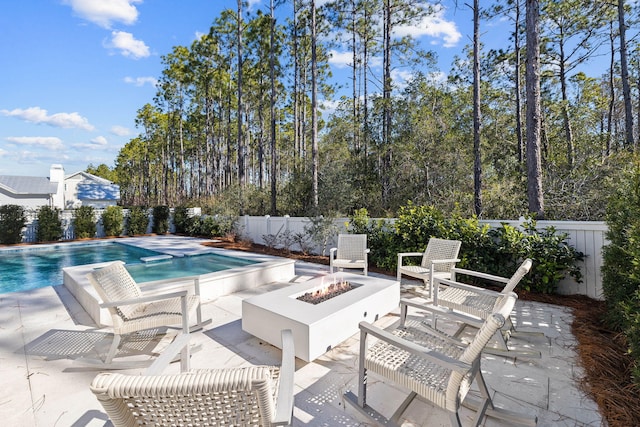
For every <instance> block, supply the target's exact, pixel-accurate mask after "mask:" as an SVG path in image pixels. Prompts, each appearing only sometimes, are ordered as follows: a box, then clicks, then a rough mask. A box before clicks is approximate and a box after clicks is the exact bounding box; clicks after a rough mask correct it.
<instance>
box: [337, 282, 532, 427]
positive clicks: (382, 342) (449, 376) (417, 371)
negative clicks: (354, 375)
mask: <svg viewBox="0 0 640 427" xmlns="http://www.w3.org/2000/svg"><path fill="white" fill-rule="evenodd" d="M515 301H516V298H515V296H514V295H512V294H508V295H503V296H502V297H501V299H500V304H499V305H498V307H496V311H495V312H494V313H492V314H491V315H490V316H489V317H488V318H487V320H486V321H485V322H484V323H483V324H482V326H481V327H480V329H479V330H478V332H477V333H476V334H475V336H474V337H473V339H472V341H471V342H470V343H469V344H468V345H467V344H462V343H461V342H460V341H459V340H456V339H454V338H451V337H448V336H446V335H444V334H441V333H438V331H435V330H433V329H431V328H429V327H425V325H424V323H423V322H422V320H421V319H417V320H413V319H407V320H406V321H405V323H404V326H400V325H398V327H397V328H392V329H389V330H383V329H380V328H377V327H376V326H374V325H372V324H369V323H366V322H361V323H360V361H359V378H358V387H359V389H358V396H355V395H354V394H353V393H352V392H347V393H346V398H347V401H348V402H349V403H351V404H353V405H354V406H355V407H356V408H357V409H358V410H359V411H361V412H362V413H363V414H365V415H367V416H369V417H371V418H373V419H374V420H376V421H377V422H378V423H379V424H380V425H391V426H394V425H397V424H398V423H399V421H400V417H401V415H402V414H403V413H404V411H405V410H406V409H407V407H408V406H409V404H410V403H411V402H412V401H413V399H414V398H415V397H416V396H420V397H421V398H423V399H425V400H427V401H429V402H431V403H432V404H433V405H434V406H436V407H439V408H442V409H444V410H446V411H447V412H448V413H449V419H450V422H451V425H452V426H461V425H462V423H461V419H460V415H459V412H458V411H459V410H460V408H461V406H462V405H464V406H468V407H471V408H473V409H475V410H476V416H475V420H474V423H473V425H474V426H477V425H480V423H481V421H482V420H483V418H484V416H485V415H487V416H492V417H497V418H502V419H505V420H507V422H509V424H522V425H535V424H536V422H537V419H536V417H531V416H525V415H522V414H515V413H513V412H510V411H505V410H503V409H498V408H495V407H494V406H493V402H492V400H491V393H489V390H488V388H487V385H486V383H485V381H484V378H483V376H482V370H481V366H480V362H481V354H482V350H483V348H484V347H485V345H486V344H487V342H489V340H490V339H491V337H492V336H493V335H494V333H495V331H496V330H498V329H500V327H501V326H502V325H503V323H504V318H505V316H508V315H509V313H510V312H511V310H512V309H513V306H514V304H515ZM370 336H372V337H374V338H377V339H376V340H374V342H373V343H372V344H371V345H370V343H369V342H368V339H369V337H370ZM370 372H374V373H376V374H377V375H379V376H381V377H382V378H383V381H385V382H386V381H390V382H393V383H395V384H398V385H400V386H402V387H404V388H407V389H409V390H410V394H409V396H408V397H407V399H406V400H405V401H404V402H403V403H402V404H401V405H400V407H399V408H398V409H397V410H396V411H395V413H394V414H393V415H392V416H391V417H390V418H389V419H387V418H385V417H384V416H383V415H382V414H380V413H379V412H377V411H376V410H375V409H374V408H372V407H370V406H369V405H368V404H367V400H366V399H367V383H368V382H370V381H371V380H370V379H369V375H370V374H369V373H370ZM474 381H475V382H476V386H477V388H478V389H479V392H480V395H481V398H482V400H481V401H480V402H477V401H474V400H473V399H472V398H471V396H467V393H468V392H469V390H470V388H471V385H472V383H473V382H474Z"/></svg>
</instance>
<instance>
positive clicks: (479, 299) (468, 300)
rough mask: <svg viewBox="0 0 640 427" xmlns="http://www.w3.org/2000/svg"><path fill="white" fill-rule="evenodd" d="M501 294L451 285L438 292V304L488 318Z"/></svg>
mask: <svg viewBox="0 0 640 427" xmlns="http://www.w3.org/2000/svg"><path fill="white" fill-rule="evenodd" d="M499 295H500V294H497V295H495V296H493V295H486V294H479V293H477V292H472V291H469V290H467V289H460V288H455V287H453V286H449V287H447V288H444V289H443V290H440V291H439V292H438V304H440V305H441V306H444V307H448V308H450V309H452V310H458V311H461V312H464V313H467V314H470V315H472V316H476V317H479V318H481V319H486V318H487V317H489V315H490V314H491V312H492V311H493V308H494V306H495V304H496V301H497V299H498V297H499Z"/></svg>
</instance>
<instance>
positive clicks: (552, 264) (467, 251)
mask: <svg viewBox="0 0 640 427" xmlns="http://www.w3.org/2000/svg"><path fill="white" fill-rule="evenodd" d="M349 226H350V231H352V232H354V233H365V234H367V235H368V236H367V240H368V245H369V248H370V249H371V253H370V254H369V260H370V262H371V263H372V264H374V265H376V266H378V267H380V268H383V269H386V270H389V271H395V270H396V268H397V260H398V258H397V254H398V253H400V252H423V251H424V250H425V249H426V247H427V244H428V242H429V239H430V238H431V237H439V238H443V239H454V240H460V241H461V242H462V247H461V249H460V254H459V258H460V260H461V261H460V263H458V266H460V267H464V268H469V269H472V270H476V271H482V272H486V273H491V274H496V275H499V276H503V277H510V276H511V275H512V274H513V273H514V271H515V270H516V268H517V267H518V266H519V265H520V263H522V261H523V260H524V259H525V258H531V259H532V260H533V267H532V268H531V272H530V273H529V274H528V275H527V276H525V278H524V279H523V281H522V282H521V285H520V286H521V287H522V288H523V289H527V290H531V291H534V292H538V293H551V292H554V291H555V289H556V287H557V285H558V283H559V282H560V280H562V279H563V278H564V277H565V275H566V274H567V273H568V274H570V275H571V276H573V277H574V278H575V279H576V280H578V281H580V279H581V272H580V269H579V268H578V267H577V265H576V263H577V262H578V261H581V260H582V259H583V254H582V253H580V252H578V251H576V250H575V249H574V248H573V247H571V246H569V245H568V243H567V241H566V239H567V235H566V234H564V233H557V232H556V230H555V229H553V228H552V227H551V228H548V229H544V230H537V229H536V223H535V221H533V220H529V221H527V222H525V223H524V224H523V230H520V229H518V228H515V227H513V226H510V225H507V224H503V225H502V226H501V227H500V228H498V229H496V230H491V229H490V227H489V226H488V225H486V224H485V225H480V222H479V221H478V219H477V218H475V217H472V218H463V217H462V216H460V215H458V214H454V215H452V216H451V217H449V218H445V216H444V214H443V213H442V212H440V211H438V210H437V209H435V208H434V207H432V206H415V205H413V204H411V203H409V204H408V205H407V206H405V207H402V208H401V209H400V210H399V214H398V218H397V220H396V221H395V223H394V224H393V225H391V224H390V223H388V222H386V221H382V220H381V221H377V222H373V221H371V220H370V219H369V217H368V215H367V211H366V210H364V209H361V210H357V211H355V215H354V216H353V217H352V218H351V219H350V222H349ZM413 262H419V259H416V260H413Z"/></svg>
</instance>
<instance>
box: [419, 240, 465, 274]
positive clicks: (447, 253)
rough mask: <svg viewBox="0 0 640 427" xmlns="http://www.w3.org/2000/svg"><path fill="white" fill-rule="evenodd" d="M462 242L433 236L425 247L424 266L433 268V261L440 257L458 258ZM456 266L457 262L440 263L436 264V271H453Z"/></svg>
mask: <svg viewBox="0 0 640 427" xmlns="http://www.w3.org/2000/svg"><path fill="white" fill-rule="evenodd" d="M461 245H462V242H461V241H460V240H447V239H439V238H437V237H432V238H430V239H429V243H427V249H425V251H424V254H423V255H422V264H421V265H422V266H423V267H426V268H431V261H434V260H438V259H456V258H458V252H460V246H461ZM453 267H455V262H447V263H442V264H440V263H438V264H435V265H434V267H433V269H434V271H451V269H452V268H453Z"/></svg>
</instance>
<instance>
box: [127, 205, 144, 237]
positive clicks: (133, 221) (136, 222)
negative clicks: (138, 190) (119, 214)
mask: <svg viewBox="0 0 640 427" xmlns="http://www.w3.org/2000/svg"><path fill="white" fill-rule="evenodd" d="M126 223H127V235H128V236H137V235H140V234H146V232H147V227H148V226H149V217H148V215H147V209H145V208H143V207H141V206H133V207H131V208H129V214H128V215H127V219H126Z"/></svg>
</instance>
